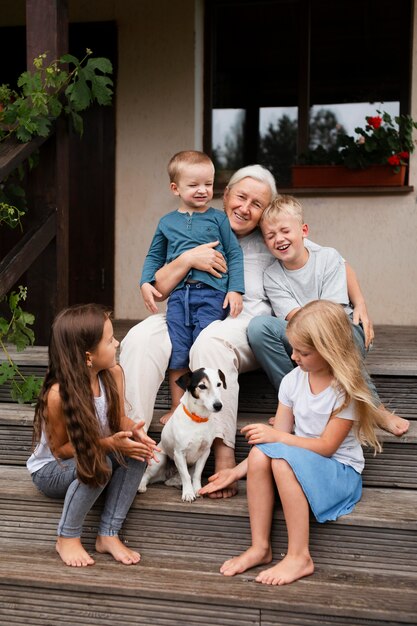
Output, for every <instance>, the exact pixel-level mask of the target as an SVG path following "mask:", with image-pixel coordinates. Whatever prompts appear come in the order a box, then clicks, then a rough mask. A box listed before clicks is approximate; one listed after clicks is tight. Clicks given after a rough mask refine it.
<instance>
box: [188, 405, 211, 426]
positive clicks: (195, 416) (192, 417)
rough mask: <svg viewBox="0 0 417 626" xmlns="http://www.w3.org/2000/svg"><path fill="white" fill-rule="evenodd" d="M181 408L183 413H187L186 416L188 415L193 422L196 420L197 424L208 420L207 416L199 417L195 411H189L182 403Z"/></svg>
mask: <svg viewBox="0 0 417 626" xmlns="http://www.w3.org/2000/svg"><path fill="white" fill-rule="evenodd" d="M182 408H183V409H184V413H185V414H186V415H188V417H190V418H191V419H192V420H193V422H197V424H201V423H202V422H208V420H209V418H208V417H200V416H199V415H196V414H195V413H191V412H190V411H189V410H188V409H187V408H186V407H185V406H184V405H182Z"/></svg>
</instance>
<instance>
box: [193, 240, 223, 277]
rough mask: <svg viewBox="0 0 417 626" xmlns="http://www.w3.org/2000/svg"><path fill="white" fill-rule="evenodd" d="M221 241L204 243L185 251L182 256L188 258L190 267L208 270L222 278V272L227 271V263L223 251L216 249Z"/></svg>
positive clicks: (203, 270)
mask: <svg viewBox="0 0 417 626" xmlns="http://www.w3.org/2000/svg"><path fill="white" fill-rule="evenodd" d="M219 243H220V242H219V241H211V242H210V243H203V244H201V245H200V246H196V247H195V248H192V249H191V250H187V251H186V252H183V254H182V256H183V258H184V259H186V261H187V264H188V265H189V267H190V269H195V270H201V271H202V272H208V273H209V274H212V276H215V277H216V278H221V277H222V274H225V273H226V272H227V263H226V261H225V258H224V256H223V255H222V254H221V252H219V251H218V250H215V249H214V248H215V247H216V246H218V245H219Z"/></svg>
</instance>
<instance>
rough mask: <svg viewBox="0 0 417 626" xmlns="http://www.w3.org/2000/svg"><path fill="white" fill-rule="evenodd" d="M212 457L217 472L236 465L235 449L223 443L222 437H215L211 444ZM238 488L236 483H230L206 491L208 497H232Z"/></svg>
mask: <svg viewBox="0 0 417 626" xmlns="http://www.w3.org/2000/svg"><path fill="white" fill-rule="evenodd" d="M213 449H214V459H215V468H214V471H215V472H219V471H220V470H222V469H230V468H233V467H236V460H235V451H234V450H233V448H229V446H226V444H225V443H223V440H222V439H215V440H214V444H213ZM237 492H238V488H237V483H231V484H230V485H228V486H227V487H225V488H224V489H219V490H218V491H213V492H212V493H208V494H207V495H208V497H209V498H214V499H215V498H232V497H233V496H235V495H237Z"/></svg>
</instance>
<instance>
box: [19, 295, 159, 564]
mask: <svg viewBox="0 0 417 626" xmlns="http://www.w3.org/2000/svg"><path fill="white" fill-rule="evenodd" d="M118 345H119V343H118V341H116V339H115V338H114V336H113V326H112V323H111V321H110V318H109V313H108V312H107V311H106V310H105V309H104V308H103V307H101V306H99V305H96V304H87V305H80V306H74V307H70V308H68V309H65V310H64V311H62V312H61V313H59V314H58V315H57V317H56V318H55V321H54V323H53V326H52V332H51V339H50V345H49V365H48V370H47V373H46V376H45V380H44V383H43V386H42V390H41V393H40V396H39V400H38V403H37V406H36V409H35V419H34V433H33V440H34V446H35V449H34V452H33V454H32V456H31V457H30V458H29V459H28V461H27V467H28V470H29V472H30V473H31V476H32V480H33V482H34V484H35V485H36V486H37V487H38V489H39V490H40V491H41V492H42V493H44V494H45V495H47V496H49V497H51V498H64V506H63V511H62V515H61V519H60V522H59V525H58V537H57V541H56V550H57V552H58V554H59V555H60V557H61V559H62V561H63V562H64V563H65V564H66V565H70V566H74V567H83V566H87V565H93V564H94V560H93V559H92V557H91V556H90V555H89V554H88V553H87V552H86V550H85V549H84V547H83V546H82V543H81V532H82V526H83V522H84V519H85V516H86V515H87V513H88V511H89V510H90V509H91V507H92V506H93V504H94V502H95V501H96V500H97V498H98V497H99V495H100V494H101V493H102V491H103V490H104V489H106V491H105V497H104V507H103V512H102V514H101V518H100V525H99V530H98V536H97V539H96V544H95V548H96V551H97V552H103V553H104V552H106V553H109V554H111V555H112V556H113V558H114V559H115V560H116V561H120V562H121V563H123V564H125V565H132V564H135V563H137V562H138V561H139V560H140V555H139V553H138V552H135V551H133V550H130V549H129V548H127V547H126V546H125V545H124V544H123V543H122V541H121V540H120V539H119V536H118V534H119V531H120V529H121V526H122V524H123V522H124V519H125V517H126V515H127V512H128V510H129V508H130V506H131V504H132V502H133V499H134V497H135V494H136V491H137V488H138V486H139V483H140V480H141V478H142V475H143V472H144V470H145V467H146V461H147V460H150V459H151V458H153V451H154V449H155V442H154V441H153V440H152V439H150V437H148V436H147V435H146V433H145V432H144V430H143V428H142V426H143V422H141V423H138V424H135V423H134V422H133V421H132V420H130V419H129V418H127V417H126V416H125V413H124V401H123V398H124V393H123V372H122V370H121V368H120V367H119V366H118V365H117V364H116V349H117V347H118Z"/></svg>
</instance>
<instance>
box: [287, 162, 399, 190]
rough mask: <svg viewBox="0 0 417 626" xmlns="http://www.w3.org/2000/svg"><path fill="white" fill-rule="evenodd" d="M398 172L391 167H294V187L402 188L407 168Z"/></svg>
mask: <svg viewBox="0 0 417 626" xmlns="http://www.w3.org/2000/svg"><path fill="white" fill-rule="evenodd" d="M399 167H400V169H399V171H398V172H394V168H393V167H391V166H390V165H371V166H369V167H366V168H365V169H363V170H351V169H348V168H347V167H345V166H344V165H293V166H292V186H293V187H400V186H402V185H404V180H405V171H406V166H405V165H401V166H399Z"/></svg>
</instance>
